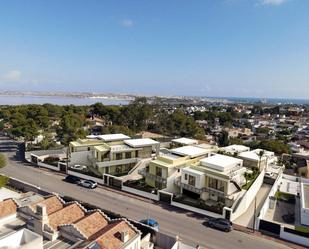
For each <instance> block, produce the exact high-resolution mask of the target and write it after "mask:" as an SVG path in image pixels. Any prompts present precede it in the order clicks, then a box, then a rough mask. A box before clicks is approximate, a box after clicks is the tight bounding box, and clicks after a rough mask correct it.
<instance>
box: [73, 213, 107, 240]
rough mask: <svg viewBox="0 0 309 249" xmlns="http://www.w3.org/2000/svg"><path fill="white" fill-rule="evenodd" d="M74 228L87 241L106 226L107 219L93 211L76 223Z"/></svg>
mask: <svg viewBox="0 0 309 249" xmlns="http://www.w3.org/2000/svg"><path fill="white" fill-rule="evenodd" d="M74 225H75V227H76V228H77V229H78V230H79V231H81V232H82V234H83V235H84V236H86V237H87V238H88V239H91V237H93V236H95V234H97V233H98V232H99V231H100V230H102V229H103V228H104V227H106V226H107V225H108V220H107V218H106V217H105V216H104V215H103V214H102V213H101V212H99V211H95V212H93V213H91V214H89V215H87V216H86V217H84V218H82V219H81V220H79V221H78V222H76V223H75V224H74Z"/></svg>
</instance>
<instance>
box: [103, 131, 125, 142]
mask: <svg viewBox="0 0 309 249" xmlns="http://www.w3.org/2000/svg"><path fill="white" fill-rule="evenodd" d="M97 138H98V139H100V140H103V141H105V142H113V141H121V140H125V139H129V138H130V137H129V136H127V135H124V134H122V133H116V134H105V135H98V136H97Z"/></svg>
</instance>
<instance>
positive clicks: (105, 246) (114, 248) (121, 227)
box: [95, 220, 137, 249]
mask: <svg viewBox="0 0 309 249" xmlns="http://www.w3.org/2000/svg"><path fill="white" fill-rule="evenodd" d="M121 232H128V234H129V239H132V238H133V237H134V236H135V235H137V232H136V231H135V230H134V229H133V228H132V227H131V226H130V225H129V223H128V222H127V221H125V220H119V221H116V222H114V223H111V224H109V225H108V226H106V227H105V228H104V229H103V230H102V231H101V232H100V233H101V235H100V236H99V237H98V238H97V239H96V240H95V241H96V244H97V245H98V246H100V248H102V249H119V248H120V247H121V246H123V244H124V242H123V241H122V240H121Z"/></svg>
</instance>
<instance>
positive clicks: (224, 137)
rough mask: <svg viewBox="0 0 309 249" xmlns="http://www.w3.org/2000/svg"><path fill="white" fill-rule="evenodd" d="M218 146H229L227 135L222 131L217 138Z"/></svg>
mask: <svg viewBox="0 0 309 249" xmlns="http://www.w3.org/2000/svg"><path fill="white" fill-rule="evenodd" d="M218 144H219V146H221V147H225V146H228V145H229V134H228V132H227V131H222V132H221V133H220V135H219V137H218Z"/></svg>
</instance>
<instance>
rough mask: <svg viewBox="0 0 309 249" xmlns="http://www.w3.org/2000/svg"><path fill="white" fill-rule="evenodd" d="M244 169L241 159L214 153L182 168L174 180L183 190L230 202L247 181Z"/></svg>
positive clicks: (193, 195) (225, 203) (183, 192)
mask: <svg viewBox="0 0 309 249" xmlns="http://www.w3.org/2000/svg"><path fill="white" fill-rule="evenodd" d="M245 172H246V168H244V167H243V161H242V160H241V159H238V158H234V157H229V156H225V155H220V154H215V155H212V156H210V157H207V158H204V159H201V160H200V161H198V162H196V163H193V164H190V166H188V167H185V168H183V169H181V176H180V177H179V178H177V179H176V180H175V184H176V185H177V186H179V187H180V193H181V194H185V195H187V196H189V197H192V198H196V199H202V200H205V201H208V200H210V202H212V201H214V202H221V203H224V205H226V206H231V205H232V203H233V201H234V200H235V199H236V197H237V195H238V193H239V192H240V191H241V187H242V186H243V185H244V184H245V183H246V179H245V177H244V173H245Z"/></svg>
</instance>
